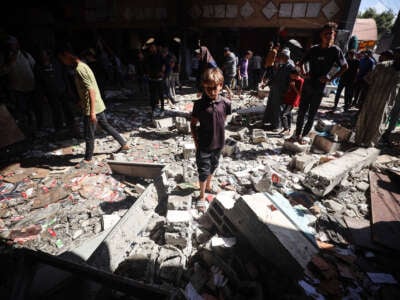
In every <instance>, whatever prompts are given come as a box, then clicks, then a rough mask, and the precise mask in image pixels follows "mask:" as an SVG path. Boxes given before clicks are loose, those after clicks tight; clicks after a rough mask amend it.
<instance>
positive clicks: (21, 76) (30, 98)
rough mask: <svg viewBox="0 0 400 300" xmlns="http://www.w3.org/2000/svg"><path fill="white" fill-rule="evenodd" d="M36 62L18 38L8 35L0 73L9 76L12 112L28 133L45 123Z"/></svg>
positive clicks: (8, 85)
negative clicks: (38, 87) (36, 92)
mask: <svg viewBox="0 0 400 300" xmlns="http://www.w3.org/2000/svg"><path fill="white" fill-rule="evenodd" d="M35 64H36V61H35V60H34V59H33V57H32V55H31V54H29V53H28V52H26V51H24V50H21V48H20V44H19V41H18V39H17V38H16V37H14V36H8V38H7V40H6V55H5V61H4V63H3V64H2V65H1V66H0V75H5V76H6V78H7V89H8V93H9V97H10V102H11V106H10V110H11V113H12V114H13V116H14V118H15V119H16V121H17V122H18V123H20V124H19V126H21V129H22V130H23V131H24V133H25V134H28V135H31V134H33V131H35V130H34V128H40V127H41V126H42V125H43V124H42V121H43V118H42V109H41V104H40V103H38V99H37V97H36V95H35V89H36V82H35V74H34V69H35ZM35 121H36V122H35Z"/></svg>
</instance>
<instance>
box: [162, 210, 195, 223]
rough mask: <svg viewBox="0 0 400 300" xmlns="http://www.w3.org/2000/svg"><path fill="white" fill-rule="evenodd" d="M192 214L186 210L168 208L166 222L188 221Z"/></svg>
mask: <svg viewBox="0 0 400 300" xmlns="http://www.w3.org/2000/svg"><path fill="white" fill-rule="evenodd" d="M191 220H192V216H191V214H190V212H189V211H186V210H168V212H167V223H189V222H190V221H191Z"/></svg>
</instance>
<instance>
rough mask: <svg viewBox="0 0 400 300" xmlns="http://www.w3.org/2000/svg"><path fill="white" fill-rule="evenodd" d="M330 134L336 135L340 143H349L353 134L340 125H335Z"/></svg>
mask: <svg viewBox="0 0 400 300" xmlns="http://www.w3.org/2000/svg"><path fill="white" fill-rule="evenodd" d="M330 132H331V134H332V135H336V136H337V137H338V141H339V142H347V141H348V140H349V139H350V137H351V134H352V131H351V130H350V129H347V128H346V127H343V126H341V125H339V124H335V125H334V126H333V127H332V129H331V131H330Z"/></svg>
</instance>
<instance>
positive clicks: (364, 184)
mask: <svg viewBox="0 0 400 300" xmlns="http://www.w3.org/2000/svg"><path fill="white" fill-rule="evenodd" d="M357 189H358V190H360V191H361V192H365V191H366V190H368V189H369V183H368V182H364V181H361V182H359V183H357Z"/></svg>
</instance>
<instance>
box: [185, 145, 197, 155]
mask: <svg viewBox="0 0 400 300" xmlns="http://www.w3.org/2000/svg"><path fill="white" fill-rule="evenodd" d="M195 156H196V146H195V145H194V143H188V144H184V145H183V158H184V159H189V158H191V157H195Z"/></svg>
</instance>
